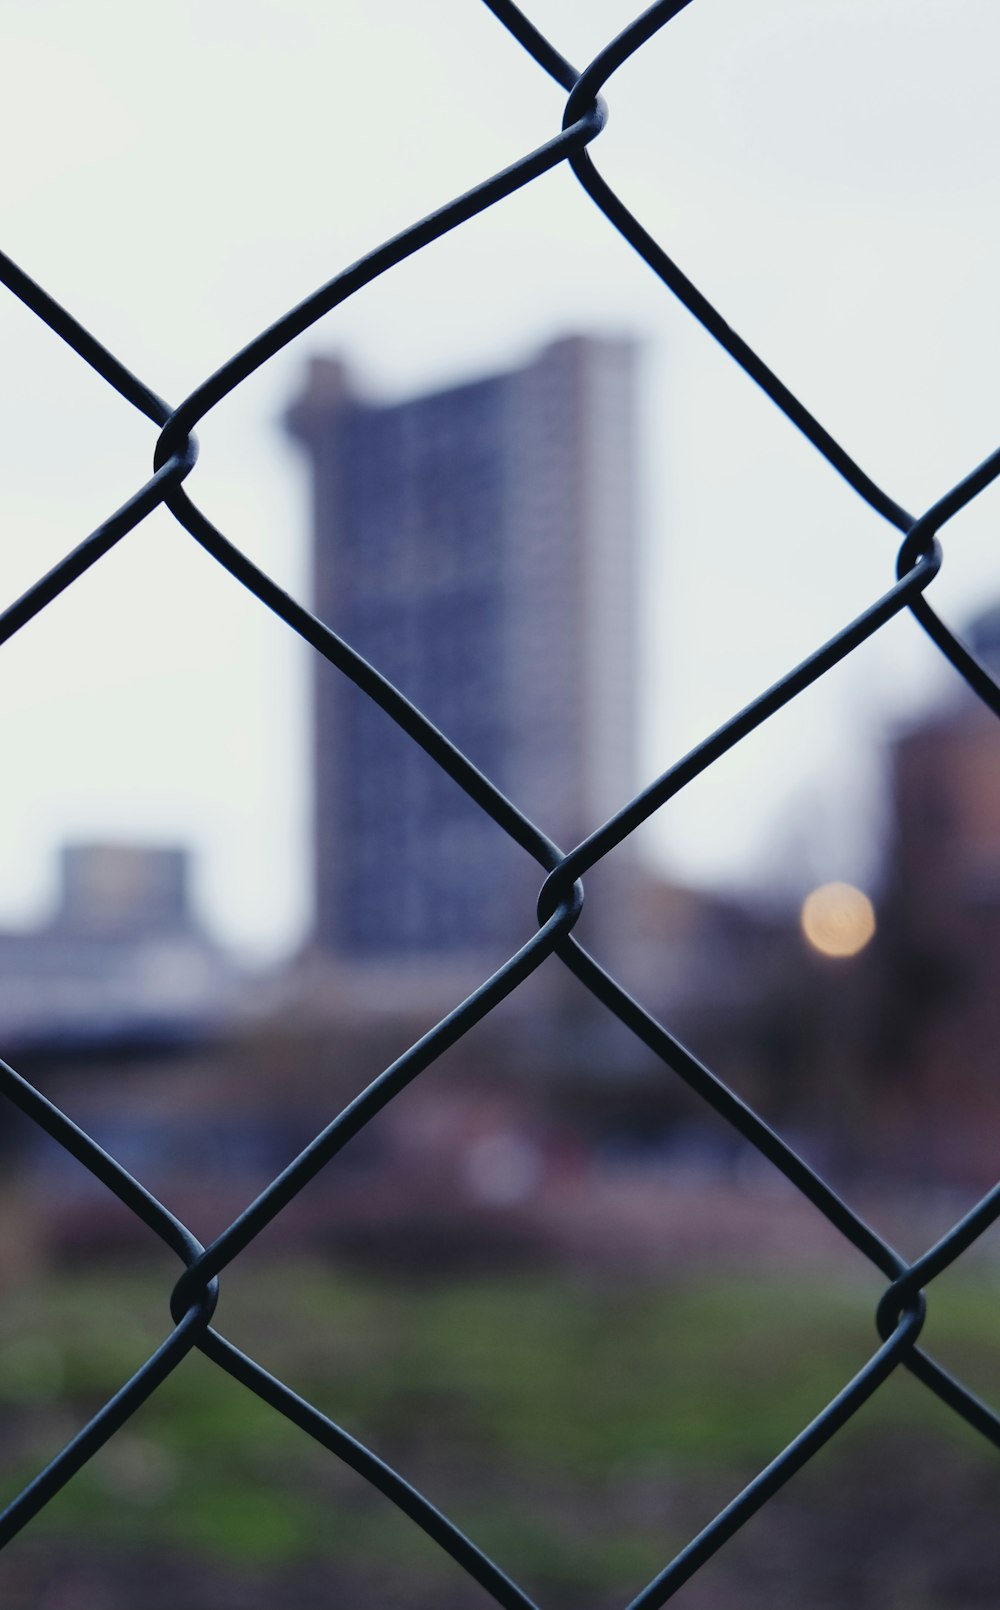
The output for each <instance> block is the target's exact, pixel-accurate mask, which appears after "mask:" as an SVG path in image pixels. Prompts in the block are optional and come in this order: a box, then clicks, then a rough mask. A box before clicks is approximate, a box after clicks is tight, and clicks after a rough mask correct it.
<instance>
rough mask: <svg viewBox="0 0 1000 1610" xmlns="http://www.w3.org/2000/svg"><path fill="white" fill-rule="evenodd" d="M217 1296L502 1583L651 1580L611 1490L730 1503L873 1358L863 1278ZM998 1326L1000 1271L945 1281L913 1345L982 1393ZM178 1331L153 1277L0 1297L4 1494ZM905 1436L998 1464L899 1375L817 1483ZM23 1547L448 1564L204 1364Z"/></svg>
mask: <svg viewBox="0 0 1000 1610" xmlns="http://www.w3.org/2000/svg"><path fill="white" fill-rule="evenodd" d="M223 1287H224V1289H223V1296H222V1300H221V1302H220V1307H219V1312H218V1314H217V1324H218V1326H219V1328H220V1329H221V1330H222V1331H223V1333H224V1334H226V1335H229V1336H230V1337H231V1338H232V1339H233V1340H234V1341H235V1342H237V1344H238V1345H240V1346H241V1347H242V1348H244V1350H246V1351H248V1352H250V1353H251V1354H252V1355H253V1356H254V1357H256V1358H257V1359H258V1360H259V1361H260V1362H261V1363H263V1364H265V1365H266V1366H267V1367H268V1368H270V1369H272V1370H274V1371H275V1372H276V1373H278V1374H279V1375H281V1376H282V1378H283V1379H285V1380H287V1381H288V1383H289V1384H290V1385H292V1386H293V1387H294V1388H295V1389H296V1390H297V1391H299V1392H301V1393H303V1394H304V1395H305V1396H307V1397H309V1398H311V1399H312V1400H313V1401H314V1402H315V1403H316V1404H317V1405H318V1406H319V1407H321V1408H323V1409H324V1410H325V1411H326V1412H327V1413H329V1414H330V1415H331V1416H332V1417H333V1418H334V1419H336V1420H338V1421H339V1423H341V1424H342V1425H344V1426H345V1427H346V1428H347V1429H348V1430H350V1431H352V1432H353V1433H355V1434H356V1435H358V1436H360V1437H362V1438H363V1439H364V1440H366V1441H368V1442H370V1444H371V1445H372V1446H373V1447H374V1448H375V1450H376V1451H377V1452H379V1453H381V1454H382V1455H383V1456H384V1457H386V1458H388V1459H389V1460H390V1461H391V1462H393V1463H396V1464H397V1465H398V1466H399V1468H400V1469H401V1470H402V1471H403V1473H404V1474H407V1475H409V1476H411V1477H412V1478H413V1479H415V1480H416V1481H417V1482H418V1484H419V1485H424V1486H426V1487H427V1488H428V1490H429V1492H430V1495H431V1496H432V1497H434V1498H435V1499H436V1500H437V1501H439V1502H441V1503H442V1504H443V1506H444V1507H445V1508H446V1510H448V1511H449V1513H452V1514H453V1515H454V1516H455V1518H456V1519H458V1520H459V1521H460V1523H462V1524H465V1525H466V1526H467V1528H468V1529H469V1530H470V1532H471V1533H472V1535H474V1536H475V1537H476V1538H477V1540H479V1541H481V1542H482V1543H483V1544H484V1545H485V1546H486V1547H488V1548H489V1549H491V1550H494V1551H495V1552H496V1554H497V1556H498V1557H499V1558H500V1559H501V1560H502V1561H504V1562H510V1564H511V1568H512V1569H514V1570H515V1572H517V1570H518V1569H520V1570H522V1571H525V1572H527V1573H528V1574H529V1576H531V1577H532V1578H533V1579H535V1580H537V1581H545V1580H551V1581H553V1582H561V1583H563V1584H571V1583H573V1582H575V1581H578V1580H580V1581H587V1582H590V1583H591V1584H593V1583H595V1582H597V1583H600V1582H604V1581H607V1582H608V1583H609V1584H610V1583H612V1582H620V1581H622V1580H623V1579H624V1580H633V1579H635V1580H638V1579H640V1578H641V1577H643V1576H644V1575H647V1574H650V1573H651V1572H652V1571H654V1570H655V1569H656V1568H657V1566H658V1565H659V1564H662V1562H663V1559H664V1558H665V1556H666V1555H667V1554H668V1553H669V1550H670V1547H671V1545H673V1546H676V1545H677V1544H679V1542H680V1541H682V1540H683V1539H682V1536H677V1537H675V1536H673V1535H672V1526H673V1524H674V1523H673V1522H672V1521H671V1518H670V1513H669V1505H667V1504H666V1503H664V1504H663V1505H661V1506H659V1507H657V1506H656V1504H654V1505H653V1507H652V1511H651V1513H649V1514H648V1515H640V1516H639V1518H638V1519H633V1518H632V1516H633V1511H634V1510H635V1508H636V1506H635V1504H634V1502H633V1501H632V1500H631V1499H630V1498H629V1496H628V1494H629V1492H630V1491H631V1488H630V1485H629V1484H632V1485H634V1484H635V1483H636V1482H642V1481H648V1482H652V1483H653V1484H654V1489H655V1484H656V1483H657V1482H660V1483H661V1484H662V1485H663V1490H664V1491H665V1492H666V1491H669V1490H673V1487H675V1486H676V1484H677V1483H678V1482H694V1483H695V1484H697V1483H702V1484H706V1483H707V1484H708V1486H709V1487H710V1488H711V1490H712V1491H713V1492H715V1491H718V1492H719V1494H721V1496H722V1498H723V1499H724V1498H725V1497H726V1496H731V1495H732V1494H733V1493H735V1492H736V1491H737V1490H738V1488H739V1487H740V1486H741V1485H742V1484H743V1482H744V1481H745V1480H746V1479H747V1478H748V1477H749V1476H750V1475H752V1474H753V1473H754V1471H755V1470H757V1469H759V1468H760V1467H761V1466H762V1465H764V1464H765V1463H767V1461H768V1460H770V1459H771V1458H772V1457H773V1456H774V1455H775V1454H776V1453H777V1452H778V1451H779V1450H780V1448H781V1447H782V1446H783V1445H784V1444H785V1443H786V1442H787V1441H788V1440H789V1439H790V1438H791V1437H792V1436H794V1435H795V1433H796V1432H797V1431H799V1430H800V1429H801V1428H802V1427H803V1426H804V1425H805V1424H806V1423H807V1422H808V1421H809V1420H810V1419H811V1418H812V1417H813V1416H814V1415H815V1414H816V1413H818V1412H819V1410H820V1409H822V1407H823V1406H824V1404H825V1403H826V1402H827V1401H828V1400H829V1398H830V1397H831V1396H833V1394H834V1393H835V1392H836V1391H838V1390H839V1388H840V1387H841V1386H843V1385H844V1383H845V1382H846V1381H847V1380H848V1379H849V1378H850V1377H851V1376H852V1375H854V1374H855V1372H856V1371H857V1370H858V1369H859V1368H860V1367H861V1366H862V1365H863V1364H864V1362H865V1360H866V1359H867V1358H868V1357H869V1356H870V1354H871V1353H872V1352H873V1351H874V1350H875V1348H876V1346H877V1345H878V1341H877V1337H876V1334H875V1330H874V1326H873V1324H872V1317H871V1316H872V1313H873V1310H874V1304H875V1299H876V1297H877V1285H876V1283H875V1282H870V1283H868V1284H853V1283H848V1282H846V1281H843V1280H841V1281H836V1280H834V1281H831V1280H828V1279H824V1280H822V1281H820V1280H818V1279H817V1280H815V1281H802V1280H799V1279H795V1280H792V1279H790V1278H785V1277H780V1276H777V1275H771V1276H767V1277H763V1278H761V1277H753V1278H751V1277H749V1276H748V1277H746V1278H735V1277H732V1276H725V1277H721V1276H716V1277H705V1278H702V1279H685V1280H683V1281H681V1280H678V1281H676V1282H674V1283H672V1284H670V1285H661V1286H654V1285H649V1284H647V1285H631V1286H628V1285H624V1284H616V1283H607V1284H603V1285H597V1284H590V1285H587V1284H583V1283H580V1282H574V1281H571V1280H569V1279H565V1278H563V1279H559V1280H551V1279H541V1278H536V1277H532V1278H519V1279H516V1280H514V1279H508V1280H505V1281H499V1280H497V1281H492V1282H489V1283H481V1284H475V1283H465V1284H461V1285H459V1284H453V1285H441V1286H422V1287H414V1288H411V1289H400V1288H398V1287H396V1288H390V1287H388V1286H380V1285H377V1284H369V1283H365V1282H363V1281H361V1280H358V1279H356V1278H352V1277H348V1276H345V1275H343V1274H341V1273H334V1272H331V1271H330V1270H327V1269H324V1268H321V1267H319V1266H317V1265H316V1264H308V1265H307V1264H302V1265H297V1266H289V1265H280V1266H277V1265H276V1266H273V1267H263V1268H261V1269H258V1271H257V1276H256V1278H255V1279H251V1278H249V1277H247V1278H246V1279H240V1278H237V1276H235V1275H234V1276H231V1277H230V1279H229V1280H228V1281H224V1283H223ZM230 1287H231V1288H232V1289H231V1290H230V1289H229V1288H230ZM996 1314H997V1307H996V1286H995V1282H994V1281H993V1279H992V1278H986V1276H982V1275H981V1276H979V1277H978V1278H977V1279H975V1280H972V1279H967V1280H965V1281H964V1282H963V1281H958V1280H946V1281H943V1282H941V1290H940V1292H938V1290H937V1288H935V1291H934V1293H933V1295H932V1303H931V1317H930V1319H929V1320H928V1325H927V1331H926V1333H925V1334H926V1340H927V1342H928V1345H929V1346H930V1347H931V1349H932V1350H933V1351H935V1352H936V1353H939V1354H940V1356H942V1358H943V1359H944V1361H945V1362H949V1363H952V1364H954V1365H955V1367H957V1368H959V1369H961V1370H962V1371H963V1372H965V1373H966V1374H967V1375H968V1377H969V1379H970V1381H971V1383H972V1384H973V1385H974V1386H975V1387H976V1389H977V1390H979V1391H980V1392H981V1393H982V1394H983V1395H985V1396H987V1397H990V1396H991V1395H992V1396H993V1397H994V1398H995V1399H996V1398H1000V1348H998V1341H997V1338H998V1330H1000V1327H998V1322H997V1317H996ZM168 1328H169V1320H168V1318H167V1310H166V1301H165V1295H164V1288H163V1285H162V1284H161V1282H160V1281H159V1280H156V1279H154V1278H153V1277H152V1276H148V1275H145V1274H134V1273H133V1274H128V1273H123V1272H118V1273H108V1272H105V1271H98V1272H87V1273H86V1274H80V1273H74V1274H73V1275H72V1276H70V1277H67V1278H60V1279H58V1280H57V1279H55V1278H54V1277H53V1278H51V1279H47V1280H45V1281H42V1282H39V1283H37V1284H35V1285H33V1286H32V1287H30V1288H25V1289H24V1290H22V1291H20V1292H16V1293H13V1294H12V1295H11V1296H10V1298H9V1300H8V1302H7V1303H6V1305H5V1308H4V1311H3V1313H2V1315H0V1425H2V1426H3V1427H4V1428H5V1443H6V1446H7V1448H8V1450H9V1451H8V1456H7V1457H6V1458H5V1459H4V1462H3V1466H2V1480H3V1487H4V1489H5V1491H6V1493H7V1494H11V1495H12V1494H13V1492H14V1491H16V1490H17V1487H18V1485H19V1484H20V1483H22V1482H23V1481H26V1480H28V1479H29V1478H30V1477H31V1476H32V1475H33V1474H34V1473H35V1472H36V1471H37V1469H38V1468H40V1466H41V1465H42V1464H44V1463H45V1462H46V1460H47V1459H48V1458H49V1457H51V1455H52V1454H53V1453H54V1452H55V1451H56V1450H57V1448H58V1447H59V1446H60V1444H61V1442H62V1441H64V1440H66V1438H67V1437H68V1436H69V1435H71V1434H72V1432H73V1431H74V1430H75V1429H76V1428H77V1427H78V1426H79V1425H80V1424H81V1423H82V1422H83V1420H84V1419H85V1418H86V1417H87V1416H88V1415H89V1414H91V1413H92V1412H93V1411H94V1410H95V1409H96V1408H97V1407H98V1406H99V1404H100V1403H101V1402H102V1401H103V1400H104V1399H105V1398H106V1397H107V1396H108V1395H110V1393H111V1392H113V1391H114V1390H115V1389H116V1388H117V1387H118V1386H119V1385H121V1383H122V1382H123V1381H124V1380H125V1379H126V1378H127V1376H128V1375H129V1374H130V1373H131V1372H132V1371H133V1370H134V1369H135V1368H136V1367H137V1366H138V1365H139V1364H140V1363H141V1362H142V1360H143V1359H144V1358H145V1357H146V1356H147V1354H148V1353H149V1352H150V1351H151V1350H152V1348H153V1347H154V1346H156V1345H157V1343H158V1342H159V1341H160V1340H161V1339H162V1337H163V1335H164V1334H166V1331H167V1330H168ZM915 1427H920V1428H922V1431H921V1435H923V1436H925V1437H926V1438H929V1439H930V1443H931V1444H933V1445H940V1446H941V1447H946V1446H948V1447H956V1446H960V1448H961V1449H962V1450H963V1456H965V1457H968V1458H971V1459H976V1458H979V1457H983V1458H988V1457H991V1456H992V1457H995V1455H992V1451H991V1450H990V1449H989V1448H988V1447H987V1445H986V1444H985V1443H981V1442H980V1440H979V1439H976V1438H975V1437H974V1436H973V1435H972V1433H970V1432H968V1431H967V1430H966V1429H965V1428H964V1427H962V1425H961V1424H960V1423H959V1422H958V1421H957V1420H956V1419H955V1417H954V1416H951V1415H949V1414H948V1413H946V1411H944V1410H943V1409H942V1408H941V1407H940V1406H939V1405H937V1404H935V1403H934V1402H933V1401H932V1400H931V1399H930V1397H929V1395H928V1394H927V1393H926V1392H925V1391H924V1390H923V1389H921V1388H920V1387H919V1386H918V1385H917V1384H916V1383H914V1382H913V1381H912V1380H910V1379H909V1378H903V1377H902V1372H900V1378H899V1379H897V1378H893V1380H892V1381H891V1382H890V1383H889V1384H888V1386H887V1387H886V1388H885V1389H883V1390H882V1391H881V1392H880V1393H879V1394H878V1395H877V1396H876V1398H875V1400H874V1401H873V1402H872V1403H870V1404H869V1405H867V1406H866V1407H865V1408H864V1409H863V1410H862V1411H861V1414H860V1415H859V1416H858V1419H857V1421H856V1422H855V1423H854V1424H853V1425H852V1427H851V1428H849V1430H848V1431H847V1432H846V1433H845V1434H844V1435H843V1436H842V1437H840V1438H838V1439H835V1441H834V1443H833V1444H832V1445H831V1446H830V1448H829V1449H828V1450H826V1451H825V1452H824V1454H823V1455H822V1460H821V1463H822V1465H823V1468H824V1470H826V1471H827V1473H828V1474H829V1475H834V1474H835V1472H836V1469H837V1466H838V1463H839V1462H840V1461H841V1460H843V1459H845V1458H847V1459H851V1458H853V1459H857V1458H859V1457H863V1455H864V1448H865V1446H866V1445H867V1444H868V1443H870V1441H871V1439H878V1438H885V1437H887V1436H888V1437H897V1436H903V1435H905V1434H907V1433H908V1432H909V1431H912V1430H913V1428H915ZM622 1495H624V1496H622ZM32 1531H33V1534H34V1535H35V1536H36V1538H38V1539H39V1540H44V1539H45V1538H49V1539H57V1538H62V1539H73V1538H76V1539H79V1538H83V1537H85V1538H86V1539H87V1540H88V1542H89V1543H91V1544H94V1543H99V1544H102V1545H108V1546H110V1545H112V1544H116V1545H118V1544H121V1543H122V1542H128V1543H129V1544H130V1545H131V1546H136V1547H160V1546H176V1545H178V1544H181V1543H183V1545H184V1547H185V1548H187V1549H189V1550H190V1549H192V1548H193V1549H194V1550H196V1551H201V1552H204V1553H205V1554H207V1555H210V1556H213V1557H216V1558H219V1559H240V1560H242V1561H244V1562H246V1561H249V1562H258V1563H260V1564H261V1565H262V1566H271V1565H278V1564H280V1563H282V1562H288V1561H294V1560H301V1559H307V1558H309V1557H310V1556H318V1555H325V1556H329V1555H330V1553H331V1551H334V1552H335V1553H336V1555H337V1557H338V1558H340V1559H344V1560H347V1561H350V1560H358V1561H364V1560H365V1559H366V1558H368V1557H369V1555H370V1554H371V1552H372V1551H376V1552H377V1553H378V1555H379V1557H380V1558H381V1559H383V1560H388V1561H389V1562H390V1563H391V1562H395V1563H396V1564H398V1566H399V1567H400V1569H405V1570H419V1571H421V1572H424V1573H430V1574H433V1573H434V1572H436V1571H438V1570H440V1569H442V1568H443V1567H442V1563H441V1561H440V1560H439V1558H438V1556H437V1554H436V1551H435V1550H434V1549H433V1548H432V1547H431V1546H430V1545H429V1544H427V1543H426V1541H425V1540H424V1539H423V1538H422V1537H421V1535H420V1533H419V1532H418V1531H417V1530H416V1529H415V1528H413V1527H412V1525H410V1523H408V1522H407V1521H405V1520H404V1519H403V1518H402V1517H400V1516H398V1515H397V1514H396V1513H395V1511H394V1510H393V1509H392V1507H391V1506H389V1505H386V1504H385V1503H384V1501H382V1500H380V1499H378V1498H377V1497H375V1496H373V1495H371V1494H370V1493H369V1491H368V1489H367V1488H366V1487H365V1486H364V1484H362V1483H361V1482H359V1481H358V1480H357V1478H356V1477H354V1476H353V1475H352V1474H351V1473H350V1472H348V1471H346V1470H344V1469H343V1467H341V1466H340V1464H339V1462H338V1461H336V1460H335V1459H333V1458H332V1457H331V1456H330V1455H328V1454H326V1453H325V1452H324V1451H323V1450H322V1449H319V1448H317V1447H316V1446H315V1445H314V1444H313V1443H312V1442H311V1440H310V1439H309V1438H307V1437H305V1436H304V1435H303V1434H302V1433H300V1432H298V1431H297V1430H295V1429H294V1428H293V1427H291V1426H289V1425H288V1424H287V1423H286V1422H285V1421H284V1420H283V1419H282V1418H281V1417H280V1416H278V1415H276V1414H274V1413H273V1412H272V1411H271V1410H269V1409H267V1408H266V1407H265V1406H264V1405H262V1404H260V1403H259V1402H257V1400H255V1399H254V1398H253V1397H252V1396H251V1395H250V1394H248V1393H247V1392H246V1391H244V1390H243V1389H242V1388H240V1387H239V1386H237V1385H236V1383H234V1382H232V1381H230V1380H229V1379H228V1378H227V1377H224V1376H223V1375H222V1374H221V1373H220V1372H219V1371H218V1370H216V1369H215V1367H214V1366H212V1365H211V1364H209V1363H208V1361H207V1360H205V1359H204V1358H202V1357H201V1356H200V1355H197V1354H193V1355H192V1356H191V1357H189V1358H188V1359H187V1360H185V1361H184V1363H183V1364H182V1365H181V1366H180V1368H179V1369H178V1370H177V1371H176V1372H175V1374H174V1375H173V1376H172V1377H171V1378H170V1380H169V1381H168V1382H167V1383H166V1384H165V1385H164V1386H163V1387H162V1388H161V1389H160V1390H159V1391H158V1392H157V1393H156V1394H155V1395H154V1397H153V1398H152V1399H151V1401H150V1402H149V1403H148V1404H147V1405H146V1406H145V1407H144V1408H143V1409H142V1410H141V1411H140V1412H139V1414H137V1415H136V1416H135V1418H134V1419H133V1420H132V1421H131V1422H130V1424H129V1425H128V1427H126V1428H125V1430H124V1431H123V1432H121V1433H120V1434H119V1435H118V1436H117V1437H116V1438H114V1439H113V1440H112V1442H111V1443H110V1444H109V1445H108V1446H107V1447H106V1448H105V1449H104V1450H103V1451H102V1452H101V1453H100V1454H99V1455H98V1456H97V1457H96V1458H95V1459H94V1460H93V1461H92V1463H91V1465H90V1466H88V1467H87V1469H86V1470H85V1471H84V1472H82V1473H81V1475H80V1476H79V1477H78V1478H76V1479H75V1480H74V1481H73V1482H72V1483H71V1484H70V1485H69V1486H68V1487H67V1488H66V1489H65V1490H64V1492H63V1493H62V1494H61V1495H60V1496H59V1498H58V1499H57V1500H56V1501H55V1502H54V1503H53V1504H52V1505H50V1506H49V1508H48V1509H47V1510H46V1511H45V1512H44V1513H43V1515H42V1516H41V1517H40V1519H39V1520H38V1522H36V1523H35V1526H34V1527H33V1529H32Z"/></svg>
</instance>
